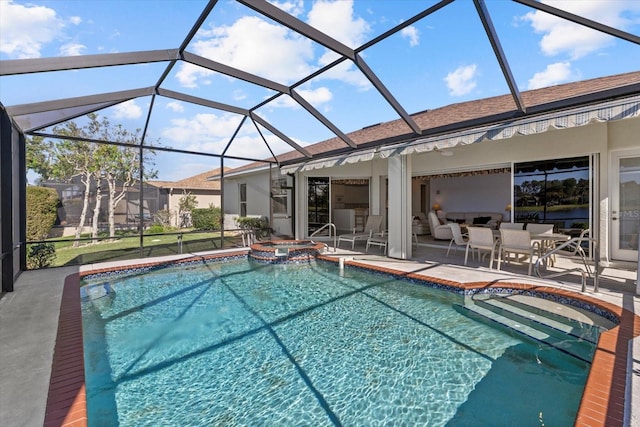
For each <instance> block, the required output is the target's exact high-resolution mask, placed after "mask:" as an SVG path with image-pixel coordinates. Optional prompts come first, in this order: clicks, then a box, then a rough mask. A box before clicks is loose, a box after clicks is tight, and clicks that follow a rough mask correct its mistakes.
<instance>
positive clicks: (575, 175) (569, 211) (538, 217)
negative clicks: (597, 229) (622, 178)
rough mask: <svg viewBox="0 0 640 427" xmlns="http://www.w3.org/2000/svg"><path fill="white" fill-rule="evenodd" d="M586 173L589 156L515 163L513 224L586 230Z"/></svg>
mask: <svg viewBox="0 0 640 427" xmlns="http://www.w3.org/2000/svg"><path fill="white" fill-rule="evenodd" d="M589 170H590V166H589V157H573V158H567V159H555V160H546V161H537V162H526V163H517V164H515V165H514V175H513V179H514V202H515V222H541V223H555V224H557V225H558V227H559V228H582V229H584V228H588V227H589V212H590V209H589V201H590V183H589Z"/></svg>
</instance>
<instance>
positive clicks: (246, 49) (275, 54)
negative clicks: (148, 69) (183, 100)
mask: <svg viewBox="0 0 640 427" xmlns="http://www.w3.org/2000/svg"><path fill="white" fill-rule="evenodd" d="M198 36H199V37H201V39H200V40H199V41H197V42H195V43H194V45H193V50H194V53H196V54H198V55H201V56H203V57H206V58H211V59H213V60H215V61H218V62H221V63H224V64H227V65H230V66H232V67H235V68H239V69H241V70H244V71H247V72H250V73H253V74H256V75H258V76H262V77H266V78H268V79H271V80H274V81H277V82H280V83H285V84H286V83H291V82H294V81H297V80H299V79H301V78H302V77H304V76H305V75H307V74H308V73H310V72H311V71H312V69H313V68H312V66H311V65H310V62H311V61H312V60H313V49H312V43H311V41H309V40H308V39H306V38H304V37H301V36H299V35H297V34H295V33H293V32H292V31H289V30H288V29H286V28H285V27H282V26H280V25H274V24H271V23H269V22H267V21H265V20H264V19H261V18H258V17H251V16H245V17H242V18H240V19H239V20H237V21H236V22H235V23H234V24H233V25H231V26H220V27H215V28H213V29H211V30H209V31H200V32H199V33H198ZM210 74H211V72H210V71H208V70H203V69H199V68H197V67H194V66H188V64H185V65H184V66H183V67H182V68H181V70H180V71H179V73H178V74H177V76H178V79H179V80H180V83H181V84H183V85H185V86H190V87H194V85H197V84H198V83H200V82H199V81H198V79H199V78H201V77H204V76H208V75H210Z"/></svg>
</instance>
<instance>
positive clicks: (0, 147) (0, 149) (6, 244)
mask: <svg viewBox="0 0 640 427" xmlns="http://www.w3.org/2000/svg"><path fill="white" fill-rule="evenodd" d="M0 114H1V115H2V117H0V218H1V221H0V235H1V236H2V239H1V240H2V241H1V242H0V248H1V254H2V256H1V262H2V271H1V274H2V292H13V246H14V242H13V221H14V217H13V194H12V187H13V186H12V185H11V184H12V182H11V181H12V179H13V177H12V175H13V165H12V162H11V157H12V155H11V154H12V149H11V147H12V145H13V144H12V134H13V132H12V125H11V120H10V119H9V116H8V114H7V112H6V111H5V109H4V108H1V109H0Z"/></svg>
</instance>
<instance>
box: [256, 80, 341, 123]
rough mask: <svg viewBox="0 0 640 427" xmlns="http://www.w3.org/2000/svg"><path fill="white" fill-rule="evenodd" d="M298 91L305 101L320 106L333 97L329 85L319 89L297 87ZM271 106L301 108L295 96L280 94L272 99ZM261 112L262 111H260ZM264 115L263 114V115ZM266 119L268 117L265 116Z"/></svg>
mask: <svg viewBox="0 0 640 427" xmlns="http://www.w3.org/2000/svg"><path fill="white" fill-rule="evenodd" d="M296 92H298V94H299V95H300V96H302V97H303V98H304V99H305V101H307V102H308V103H310V104H311V105H313V106H314V107H316V108H318V107H319V106H321V105H322V104H326V103H328V102H329V101H331V100H332V99H333V94H332V93H331V90H329V88H327V87H324V86H322V87H319V88H317V89H302V88H298V89H296ZM268 105H269V107H274V108H301V107H300V104H298V103H297V102H296V101H295V100H294V99H293V98H291V97H290V96H288V95H282V96H279V97H278V98H277V99H276V100H274V101H271V102H270V103H269V104H268ZM258 114H260V112H258ZM261 117H262V115H261ZM263 118H264V119H265V120H266V117H263Z"/></svg>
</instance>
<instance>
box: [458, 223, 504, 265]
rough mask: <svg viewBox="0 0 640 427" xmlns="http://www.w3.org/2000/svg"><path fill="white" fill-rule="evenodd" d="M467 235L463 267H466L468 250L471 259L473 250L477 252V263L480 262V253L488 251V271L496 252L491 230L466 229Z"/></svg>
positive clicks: (479, 228) (495, 243)
mask: <svg viewBox="0 0 640 427" xmlns="http://www.w3.org/2000/svg"><path fill="white" fill-rule="evenodd" d="M467 233H468V234H469V238H468V240H467V249H466V251H465V253H464V265H467V259H468V257H469V249H471V257H472V258H473V257H474V255H473V251H474V249H475V250H476V251H477V252H478V261H479V260H480V256H481V251H489V252H490V259H489V269H493V258H494V255H495V252H496V245H497V242H496V239H495V238H494V237H493V230H491V229H490V228H486V227H468V228H467Z"/></svg>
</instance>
